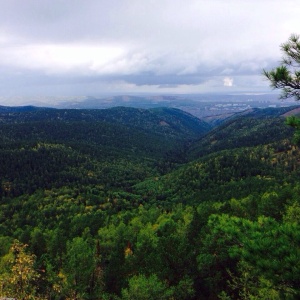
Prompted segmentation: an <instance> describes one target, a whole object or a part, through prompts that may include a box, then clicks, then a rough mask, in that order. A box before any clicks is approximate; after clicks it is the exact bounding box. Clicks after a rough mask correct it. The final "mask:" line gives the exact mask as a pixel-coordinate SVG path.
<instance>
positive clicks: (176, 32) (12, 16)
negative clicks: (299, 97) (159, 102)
mask: <svg viewBox="0 0 300 300" xmlns="http://www.w3.org/2000/svg"><path fill="white" fill-rule="evenodd" d="M297 2H298V1H293V0H287V1H285V2H284V4H283V3H282V1H276V0H273V1H269V0H257V1H255V0H254V1H239V0H224V1H220V0H212V1H206V0H187V1H182V0H172V1H171V0H166V1H156V0H154V1H140V0H124V1H119V0H112V1H98V0H84V1H83V0H52V1H48V0H43V1H35V0H27V1H22V0H10V1H6V0H2V1H1V0H0V5H1V10H0V68H1V75H0V78H1V81H0V89H1V91H2V95H0V96H6V95H8V96H11V95H54V96H55V95H58V94H60V95H78V93H81V94H82V95H99V94H101V93H107V92H110V93H114V92H116V93H119V92H124V93H125V92H126V93H130V92H154V93H155V92H157V93H161V92H173V93H187V92H189V91H190V92H192V93H195V92H199V93H201V92H214V91H218V92H220V91H226V92H228V90H229V89H230V90H232V91H233V92H234V91H245V92H251V91H255V92H256V91H258V90H264V91H266V90H268V83H267V82H266V81H264V79H263V78H262V76H261V72H262V69H263V68H266V69H269V68H271V67H273V66H275V65H276V64H278V62H279V61H280V58H281V54H280V50H279V46H280V44H281V43H283V42H285V41H286V40H287V39H288V37H289V36H290V34H291V33H297V32H295V30H297V28H300V19H299V13H300V7H299V5H298V3H297ZM298 7H299V8H298Z"/></svg>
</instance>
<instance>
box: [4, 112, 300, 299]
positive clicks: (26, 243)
mask: <svg viewBox="0 0 300 300" xmlns="http://www.w3.org/2000/svg"><path fill="white" fill-rule="evenodd" d="M290 110H292V108H282V109H265V110H259V109H257V110H253V111H252V112H249V113H247V114H244V115H237V116H236V117H235V118H232V117H231V118H230V119H229V120H227V121H225V122H223V123H222V124H221V125H219V126H218V127H215V128H213V129H212V128H211V126H210V125H208V124H207V123H205V122H202V121H200V120H198V119H197V118H195V117H193V116H191V115H189V114H187V113H185V112H182V111H180V110H177V109H166V108H162V109H149V110H145V109H132V108H121V107H118V108H114V109H107V110H55V109H36V108H33V107H27V108H18V109H13V108H4V107H2V108H1V109H0V132H1V134H0V139H1V143H0V166H1V169H0V179H1V204H0V205H1V206H0V207H1V211H0V256H1V260H0V293H1V294H0V296H5V297H16V298H17V299H57V300H58V299H153V300H154V299H157V300H158V299H190V300H193V299H195V300H196V299H298V298H299V296H300V286H299V282H300V265H299V257H300V248H299V242H300V230H299V229H300V224H299V220H300V200H299V199H300V198H299V193H300V185H299V183H298V178H299V175H300V174H299V169H300V168H299V167H300V151H299V149H298V147H297V146H296V145H295V144H294V143H293V142H292V136H293V130H292V129H291V128H290V127H289V126H287V125H285V119H284V117H283V114H285V113H287V112H288V111H290Z"/></svg>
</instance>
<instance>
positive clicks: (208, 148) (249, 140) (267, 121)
mask: <svg viewBox="0 0 300 300" xmlns="http://www.w3.org/2000/svg"><path fill="white" fill-rule="evenodd" d="M293 110H295V107H284V108H265V109H258V108H256V109H251V110H248V111H245V112H242V113H237V114H235V115H233V116H232V117H230V118H227V119H226V120H223V121H222V123H221V124H220V125H219V126H217V127H215V128H214V129H213V130H211V131H210V132H209V133H208V134H207V135H206V136H205V137H203V138H201V139H200V140H199V141H197V142H195V143H194V144H193V145H192V146H191V147H190V149H189V152H188V156H189V157H190V159H191V160H192V159H196V158H198V157H201V156H203V155H207V154H209V153H213V152H216V151H220V150H225V149H234V148H241V147H250V146H257V145H265V144H268V143H272V142H275V141H278V140H281V139H283V138H292V135H293V130H292V128H291V127H289V126H287V125H285V123H284V115H285V114H286V113H288V112H289V111H293Z"/></svg>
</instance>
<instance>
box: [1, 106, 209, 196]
mask: <svg viewBox="0 0 300 300" xmlns="http://www.w3.org/2000/svg"><path fill="white" fill-rule="evenodd" d="M209 129H210V126H209V125H207V124H206V123H205V122H203V121H200V120H199V119H197V118H196V117H193V116H192V115H190V114H188V113H186V112H183V111H180V110H178V109H170V108H160V109H151V110H146V109H134V108H124V107H117V108H112V109H106V110H67V109H64V110H60V109H37V108H35V107H27V108H12V109H11V108H6V109H3V110H2V111H1V112H0V142H1V143H0V165H1V170H0V178H2V181H3V180H4V181H5V182H9V184H10V186H11V193H12V194H16V195H18V194H21V193H26V192H27V193H31V192H33V191H34V190H35V189H37V188H41V187H43V188H46V187H47V188H49V187H51V186H61V185H65V184H66V183H68V184H71V185H72V184H76V183H77V184H78V183H79V182H85V183H86V184H87V183H93V184H96V183H102V184H108V185H110V186H126V185H128V184H129V182H135V181H136V180H141V179H143V178H146V177H147V176H149V175H150V174H152V175H153V174H155V175H158V174H159V173H160V172H166V171H167V170H169V169H170V168H171V167H172V162H173V161H178V159H179V158H178V157H179V156H178V155H181V154H180V153H181V152H182V149H183V147H184V145H185V144H186V143H187V142H189V141H191V140H194V139H196V138H199V137H200V136H203V135H204V134H205V133H206V132H208V130H209ZM125 182H127V183H126V184H125Z"/></svg>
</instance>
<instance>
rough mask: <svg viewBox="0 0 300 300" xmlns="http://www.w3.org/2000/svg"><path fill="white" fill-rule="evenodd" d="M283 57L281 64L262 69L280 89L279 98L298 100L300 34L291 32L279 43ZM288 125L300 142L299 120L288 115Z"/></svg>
mask: <svg viewBox="0 0 300 300" xmlns="http://www.w3.org/2000/svg"><path fill="white" fill-rule="evenodd" d="M281 51H282V52H283V54H284V55H283V58H282V62H281V65H280V66H279V67H277V68H275V69H273V70H271V71H266V70H263V74H264V75H265V76H266V77H267V79H268V80H269V81H270V86H271V87H272V88H274V89H281V91H282V93H281V96H280V98H281V99H287V98H291V97H294V98H295V99H296V100H300V36H299V35H296V34H292V35H291V36H290V38H289V39H288V41H287V42H286V43H283V44H282V45H281ZM286 123H287V124H288V125H290V126H292V127H294V128H295V129H296V132H295V136H294V139H295V142H296V143H299V142H300V120H299V119H298V118H296V117H294V116H291V117H288V118H287V122H286Z"/></svg>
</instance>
